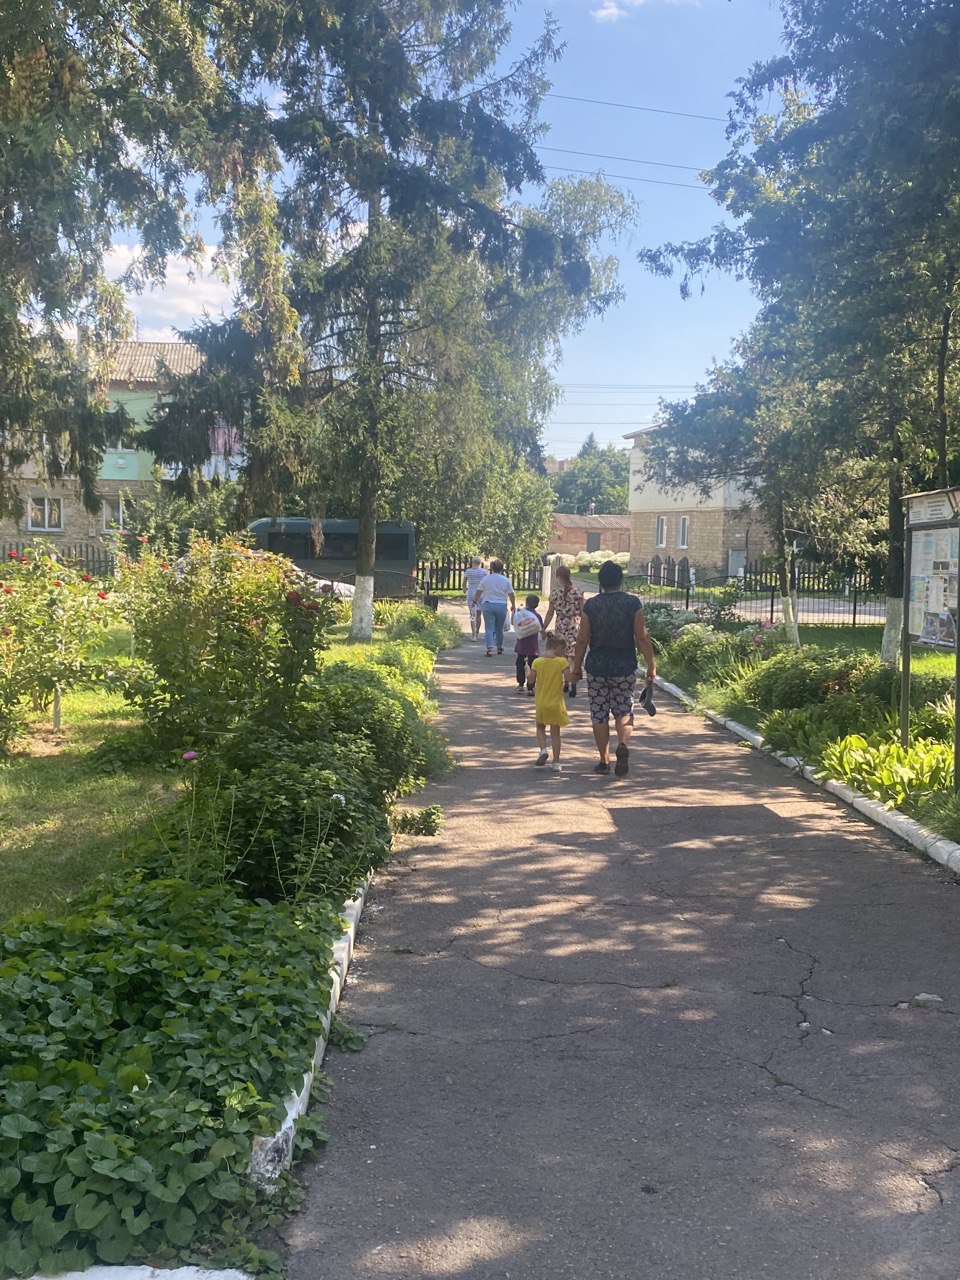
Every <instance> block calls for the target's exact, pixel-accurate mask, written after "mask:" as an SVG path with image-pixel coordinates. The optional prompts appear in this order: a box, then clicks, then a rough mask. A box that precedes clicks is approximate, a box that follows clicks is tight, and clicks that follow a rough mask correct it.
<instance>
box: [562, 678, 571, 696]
mask: <svg viewBox="0 0 960 1280" xmlns="http://www.w3.org/2000/svg"><path fill="white" fill-rule="evenodd" d="M563 692H564V693H569V692H570V686H569V685H568V684H567V682H566V680H564V682H563Z"/></svg>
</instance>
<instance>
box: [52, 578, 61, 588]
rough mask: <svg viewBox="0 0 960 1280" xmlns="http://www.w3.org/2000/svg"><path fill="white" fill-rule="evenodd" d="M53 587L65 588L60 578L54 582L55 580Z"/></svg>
mask: <svg viewBox="0 0 960 1280" xmlns="http://www.w3.org/2000/svg"><path fill="white" fill-rule="evenodd" d="M53 585H54V586H55V587H62V586H63V583H62V582H61V581H60V579H59V578H54V580H53Z"/></svg>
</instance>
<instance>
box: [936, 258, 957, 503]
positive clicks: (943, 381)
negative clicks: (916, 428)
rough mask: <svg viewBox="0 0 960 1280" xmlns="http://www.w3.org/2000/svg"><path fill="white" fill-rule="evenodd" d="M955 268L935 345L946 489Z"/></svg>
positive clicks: (940, 459) (941, 473)
mask: <svg viewBox="0 0 960 1280" xmlns="http://www.w3.org/2000/svg"><path fill="white" fill-rule="evenodd" d="M955 285H956V270H955V268H954V267H953V265H952V264H950V266H949V268H948V271H947V301H946V303H945V304H944V308H943V314H942V316H941V317H940V342H939V344H938V346H937V430H936V441H937V484H938V486H939V487H940V488H941V489H946V488H948V487H949V484H950V474H949V471H948V468H947V432H948V426H949V422H948V418H947V361H948V360H949V357H950V328H951V325H952V323H953V290H954V287H955Z"/></svg>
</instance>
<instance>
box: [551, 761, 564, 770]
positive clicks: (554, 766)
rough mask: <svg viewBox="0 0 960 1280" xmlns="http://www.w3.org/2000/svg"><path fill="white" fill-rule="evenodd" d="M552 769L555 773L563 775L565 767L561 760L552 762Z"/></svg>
mask: <svg viewBox="0 0 960 1280" xmlns="http://www.w3.org/2000/svg"><path fill="white" fill-rule="evenodd" d="M550 768H551V769H552V770H553V772H554V773H563V765H562V764H561V763H560V761H559V760H553V761H551V764H550Z"/></svg>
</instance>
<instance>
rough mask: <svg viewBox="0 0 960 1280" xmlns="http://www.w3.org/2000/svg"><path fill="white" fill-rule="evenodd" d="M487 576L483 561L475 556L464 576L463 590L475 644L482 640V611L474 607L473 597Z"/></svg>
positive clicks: (471, 635)
mask: <svg viewBox="0 0 960 1280" xmlns="http://www.w3.org/2000/svg"><path fill="white" fill-rule="evenodd" d="M486 576H487V571H486V569H485V568H484V567H483V561H482V560H481V559H480V557H479V556H474V557H473V559H472V560H471V561H470V568H469V569H467V570H466V572H465V573H464V575H463V590H464V592H465V593H466V597H467V610H468V612H469V614H470V638H471V639H472V640H473V641H474V643H476V641H477V640H479V639H480V610H479V608H477V607H476V606H475V605H474V603H473V597H474V596H475V595H476V593H477V587H479V585H480V583H481V581H482V580H483V579H484V578H485V577H486Z"/></svg>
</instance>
